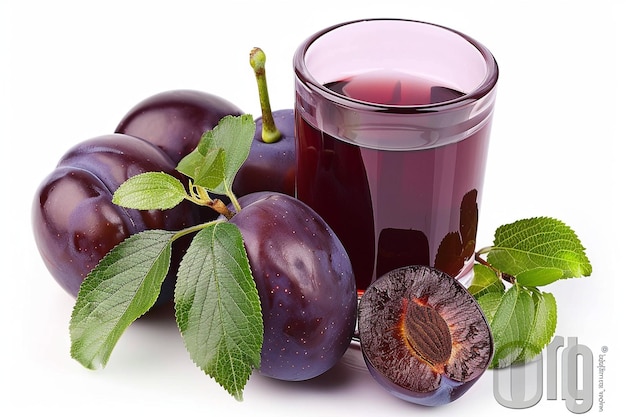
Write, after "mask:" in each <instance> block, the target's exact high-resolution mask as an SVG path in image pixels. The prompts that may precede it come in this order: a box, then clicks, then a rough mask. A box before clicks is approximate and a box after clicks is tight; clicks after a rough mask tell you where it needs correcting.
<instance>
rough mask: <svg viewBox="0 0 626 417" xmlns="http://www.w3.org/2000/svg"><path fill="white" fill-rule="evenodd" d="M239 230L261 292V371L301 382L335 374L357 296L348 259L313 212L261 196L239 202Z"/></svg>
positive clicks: (290, 199) (351, 326) (349, 337)
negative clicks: (240, 208) (325, 373)
mask: <svg viewBox="0 0 626 417" xmlns="http://www.w3.org/2000/svg"><path fill="white" fill-rule="evenodd" d="M239 202H240V204H241V206H242V210H241V211H240V212H239V213H237V214H235V216H233V217H232V219H231V220H230V221H231V223H234V224H235V225H237V226H238V227H239V229H240V230H241V233H242V236H243V239H244V246H245V248H246V252H247V254H248V258H249V261H250V267H251V269H252V275H253V277H254V280H255V284H256V286H257V290H258V292H259V297H260V301H261V311H262V314H263V326H264V336H263V345H262V349H261V365H260V367H259V369H258V371H259V373H260V374H262V375H265V376H268V377H272V378H276V379H280V380H287V381H301V380H307V379H311V378H314V377H316V376H318V375H321V374H322V373H324V372H326V371H327V370H329V369H330V368H332V367H333V366H334V365H335V364H336V363H337V362H338V361H339V360H340V359H341V357H342V356H343V354H344V353H345V351H346V350H347V348H348V347H349V345H350V342H351V340H352V336H353V333H354V329H355V326H356V314H357V293H356V283H355V280H354V274H353V271H352V266H351V264H350V260H349V258H348V255H347V253H346V251H345V249H344V247H343V246H342V244H341V242H340V241H339V239H338V238H337V236H336V235H335V234H334V232H332V230H331V229H330V228H329V227H328V225H327V224H326V223H325V222H324V221H323V220H322V219H321V217H319V216H318V215H317V214H316V213H315V212H313V210H312V209H310V208H309V207H308V206H306V205H305V204H304V203H302V202H300V201H299V200H296V199H295V198H293V197H291V196H287V195H284V194H277V193H270V192H260V193H252V194H248V195H246V196H243V197H241V198H240V200H239Z"/></svg>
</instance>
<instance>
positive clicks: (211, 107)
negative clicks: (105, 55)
mask: <svg viewBox="0 0 626 417" xmlns="http://www.w3.org/2000/svg"><path fill="white" fill-rule="evenodd" d="M242 114H243V111H242V110H241V109H240V108H239V107H237V106H236V105H235V104H233V103H231V102H230V101H228V100H226V99H224V98H222V97H219V96H216V95H213V94H210V93H206V92H203V91H197V90H184V89H183V90H169V91H163V92H161V93H157V94H155V95H153V96H150V97H148V98H146V99H144V100H142V101H140V102H139V103H137V104H136V105H135V106H134V107H133V108H131V109H130V110H129V111H128V112H127V113H126V114H125V115H124V116H123V117H122V119H121V120H120V122H119V123H118V125H117V127H116V129H115V132H116V133H124V134H127V135H131V136H137V137H139V138H141V139H144V140H147V141H148V142H150V143H152V144H154V145H155V146H158V147H159V148H161V149H162V150H163V151H164V152H165V153H166V154H167V155H168V156H169V157H170V158H171V159H172V160H173V161H174V162H175V163H176V164H177V163H178V162H180V160H181V159H182V158H183V157H184V156H186V155H187V154H189V153H190V152H191V151H193V150H194V149H195V148H196V146H197V145H198V142H199V141H200V138H201V137H202V134H203V133H204V132H206V131H207V130H211V129H213V128H214V127H215V126H216V125H217V124H218V122H219V121H220V120H221V119H222V118H223V117H225V116H228V115H232V116H240V115H242Z"/></svg>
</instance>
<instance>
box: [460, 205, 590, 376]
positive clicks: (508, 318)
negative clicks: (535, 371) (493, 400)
mask: <svg viewBox="0 0 626 417" xmlns="http://www.w3.org/2000/svg"><path fill="white" fill-rule="evenodd" d="M485 254H487V258H486V260H484V259H483V258H482V256H483V255H485ZM477 260H478V261H479V262H478V263H477V264H476V265H474V278H473V279H472V282H471V284H470V286H469V288H468V289H469V291H470V293H471V294H472V295H473V296H474V297H475V298H476V300H477V301H478V303H479V304H480V306H481V308H482V309H483V312H484V313H485V316H486V318H487V320H488V321H489V324H490V326H491V330H492V332H493V338H494V343H495V353H494V357H493V360H492V363H491V367H492V368H503V367H507V366H510V365H512V364H517V363H524V362H526V361H529V360H531V359H533V358H534V357H535V356H537V355H538V354H539V353H540V352H541V350H542V349H543V348H544V347H545V346H546V345H547V344H548V343H549V342H550V340H551V339H552V337H553V335H554V332H555V330H556V322H557V305H556V300H555V297H554V295H552V294H551V293H549V292H545V291H542V290H540V289H539V287H544V286H546V285H549V284H551V283H553V282H555V281H557V280H560V279H567V278H577V277H582V276H589V275H591V272H592V267H591V263H590V262H589V259H588V258H587V255H586V254H585V248H584V247H583V245H582V244H581V242H580V240H579V239H578V236H577V235H576V234H575V233H574V231H573V230H572V229H571V228H570V227H569V226H567V225H566V224H565V223H563V222H562V221H560V220H557V219H553V218H550V217H535V218H530V219H523V220H519V221H516V222H514V223H511V224H506V225H503V226H500V227H499V228H498V229H496V233H495V237H494V244H493V246H491V247H488V248H485V249H482V250H479V251H478V252H477ZM503 281H507V282H506V284H505V283H504V282H503Z"/></svg>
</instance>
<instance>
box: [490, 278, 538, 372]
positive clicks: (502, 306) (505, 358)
mask: <svg viewBox="0 0 626 417" xmlns="http://www.w3.org/2000/svg"><path fill="white" fill-rule="evenodd" d="M534 310H535V305H534V303H533V300H532V297H531V295H530V293H529V292H528V291H526V290H525V289H524V288H522V287H520V286H518V285H513V286H512V287H510V288H509V289H508V290H507V291H506V292H505V293H504V295H503V296H502V297H501V298H500V302H499V303H498V305H497V309H496V310H495V313H494V314H493V318H492V321H491V322H490V325H491V331H492V333H493V339H494V356H493V360H492V362H491V363H492V366H493V367H496V368H502V367H506V366H509V365H511V364H513V363H514V362H515V361H516V360H517V358H518V357H519V356H520V354H521V353H522V352H523V351H524V348H525V346H526V341H527V340H528V338H529V334H530V329H531V326H532V323H533V318H534V316H535V311H534Z"/></svg>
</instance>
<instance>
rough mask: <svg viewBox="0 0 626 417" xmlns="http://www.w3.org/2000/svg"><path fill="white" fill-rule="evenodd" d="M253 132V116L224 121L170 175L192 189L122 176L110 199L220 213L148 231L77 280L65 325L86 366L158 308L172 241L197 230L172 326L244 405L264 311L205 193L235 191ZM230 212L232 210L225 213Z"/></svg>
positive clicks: (181, 271) (171, 181) (228, 229)
mask: <svg viewBox="0 0 626 417" xmlns="http://www.w3.org/2000/svg"><path fill="white" fill-rule="evenodd" d="M255 129H256V126H255V123H254V121H253V119H252V116H250V115H243V116H236V117H235V116H226V117H225V118H223V119H222V120H221V121H220V122H219V124H218V125H217V126H216V127H215V128H214V129H213V130H211V131H207V132H206V133H205V134H204V135H203V136H202V138H201V140H200V142H199V144H198V146H197V148H196V149H195V150H194V151H193V152H191V153H190V154H189V155H187V156H186V157H185V158H183V159H182V160H181V161H180V163H179V164H178V166H177V167H176V169H177V171H179V172H180V173H182V174H184V175H186V176H187V177H189V190H187V189H186V188H185V186H184V185H183V184H182V183H181V182H180V180H178V179H177V178H175V177H173V176H171V175H169V174H165V173H163V172H147V173H143V174H139V175H137V176H134V177H132V178H129V179H128V180H127V181H126V182H124V183H123V184H122V185H121V186H120V187H119V188H118V189H117V190H116V192H115V193H114V195H113V202H114V203H115V204H118V205H120V206H123V207H127V208H131V209H138V210H152V209H161V210H163V209H168V208H172V207H174V206H176V205H177V204H179V203H181V202H182V201H183V200H190V201H192V202H194V203H196V204H200V205H204V206H208V207H212V208H214V209H216V210H218V211H220V212H222V214H227V216H226V217H221V218H219V219H218V220H216V221H212V222H208V223H205V224H201V225H194V226H191V227H190V228H188V229H185V230H181V231H165V230H146V231H144V232H140V233H137V234H135V235H132V236H130V237H129V238H127V239H126V240H124V241H123V242H121V243H120V244H119V245H117V246H116V247H115V248H113V249H112V250H111V252H109V253H108V254H107V255H106V256H105V257H104V258H103V259H102V260H101V261H100V263H99V264H98V265H97V266H96V267H95V268H94V269H93V270H92V271H91V272H90V273H89V275H88V276H87V277H86V278H85V280H84V281H83V283H82V285H81V288H80V290H79V293H78V297H77V299H76V304H75V306H74V310H73V312H72V317H71V320H70V338H71V355H72V357H73V358H75V359H76V360H77V361H78V362H80V363H81V364H82V365H83V366H85V367H87V368H90V369H95V368H97V367H99V366H105V365H106V363H107V361H108V360H109V357H110V355H111V353H112V351H113V348H114V347H115V345H116V343H117V341H118V340H119V338H120V337H121V336H122V334H123V332H124V331H125V330H126V329H127V328H128V327H129V326H130V325H131V323H133V322H134V321H135V320H136V319H138V318H139V317H141V316H142V315H144V314H145V313H146V312H147V311H148V310H149V309H150V308H151V307H152V306H153V305H154V303H155V302H156V300H157V298H158V296H159V294H160V291H161V285H162V283H163V281H164V280H165V278H166V276H167V274H168V271H169V269H170V267H171V265H170V264H171V254H172V243H173V242H174V241H175V240H176V239H178V238H180V237H182V236H185V235H189V234H191V233H194V235H193V239H192V240H191V243H190V245H189V247H188V248H187V250H186V252H185V255H184V257H183V259H182V261H181V263H180V266H179V268H178V270H177V274H176V284H175V292H174V305H175V316H176V323H177V325H178V327H179V329H180V332H181V335H182V338H183V341H184V343H185V347H186V348H187V350H188V352H189V354H190V356H191V359H192V360H193V361H194V363H195V364H196V365H197V366H198V367H199V368H200V369H201V370H202V371H204V372H205V373H206V374H208V375H210V376H211V377H213V378H214V379H215V380H216V381H217V382H218V383H219V384H220V385H222V386H223V387H224V388H225V389H226V390H227V391H228V392H229V393H230V394H231V395H232V396H233V397H235V398H236V399H238V400H241V399H242V393H243V388H244V386H245V385H246V383H247V381H248V379H249V377H250V374H251V372H252V369H254V368H256V367H258V366H259V365H260V352H261V344H262V342H263V321H262V317H261V305H260V300H259V296H258V292H257V289H256V286H255V284H254V280H253V278H252V271H251V269H250V265H249V262H248V257H247V254H246V251H245V247H244V244H243V238H242V235H241V232H240V231H239V229H238V228H237V226H235V225H234V224H232V223H229V222H228V221H227V218H228V217H229V216H228V214H229V213H227V212H223V210H225V207H226V206H225V205H224V204H223V203H222V202H221V201H220V200H217V199H214V198H212V197H210V194H209V193H215V194H219V195H226V196H228V197H229V198H230V200H231V201H232V202H233V203H234V205H235V207H236V210H239V209H240V207H239V205H238V204H237V199H236V196H234V195H233V193H232V184H233V181H234V178H235V175H236V173H237V171H238V170H239V168H240V167H241V165H242V164H243V162H244V161H245V159H246V158H247V156H248V153H249V151H250V146H251V143H252V139H253V137H254V132H255ZM230 214H231V215H232V213H230Z"/></svg>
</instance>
